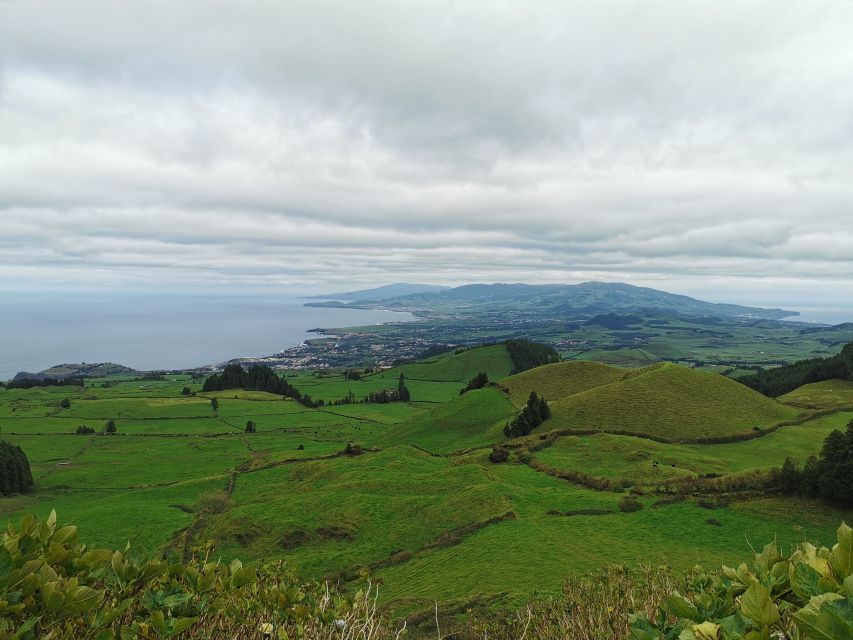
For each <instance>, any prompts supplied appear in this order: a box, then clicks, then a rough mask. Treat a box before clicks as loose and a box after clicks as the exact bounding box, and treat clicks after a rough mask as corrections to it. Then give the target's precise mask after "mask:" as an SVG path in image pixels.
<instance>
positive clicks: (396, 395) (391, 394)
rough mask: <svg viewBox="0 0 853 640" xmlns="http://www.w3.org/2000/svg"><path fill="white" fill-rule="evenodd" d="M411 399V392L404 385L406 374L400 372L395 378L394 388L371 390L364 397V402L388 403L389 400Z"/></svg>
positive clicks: (406, 400)
mask: <svg viewBox="0 0 853 640" xmlns="http://www.w3.org/2000/svg"><path fill="white" fill-rule="evenodd" d="M411 399H412V394H411V393H409V388H408V387H407V386H406V376H404V375H403V373H402V372H401V373H400V377H399V378H398V379H397V388H396V389H382V390H380V391H372V392H371V393H369V394H368V395H367V397H366V398H365V399H364V402H367V403H374V404H388V403H389V402H408V401H409V400H411Z"/></svg>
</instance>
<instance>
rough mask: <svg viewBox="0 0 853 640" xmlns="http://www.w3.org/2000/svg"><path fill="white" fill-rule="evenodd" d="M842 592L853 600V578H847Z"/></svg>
mask: <svg viewBox="0 0 853 640" xmlns="http://www.w3.org/2000/svg"><path fill="white" fill-rule="evenodd" d="M842 590H843V591H844V594H845V595H846V596H847V597H848V598H853V576H847V577H846V578H845V579H844V586H843V587H842Z"/></svg>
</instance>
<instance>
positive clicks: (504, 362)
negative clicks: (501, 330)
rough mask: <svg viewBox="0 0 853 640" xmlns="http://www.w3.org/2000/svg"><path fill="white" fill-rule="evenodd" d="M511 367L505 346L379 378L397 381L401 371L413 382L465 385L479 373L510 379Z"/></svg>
mask: <svg viewBox="0 0 853 640" xmlns="http://www.w3.org/2000/svg"><path fill="white" fill-rule="evenodd" d="M512 366H513V365H512V360H511V359H510V357H509V352H508V351H507V348H506V346H505V345H503V344H494V345H489V346H487V347H475V348H473V349H465V350H464V351H462V352H460V353H456V352H450V353H447V354H444V355H440V356H438V357H437V358H430V359H428V360H422V361H420V362H413V363H412V364H405V365H402V366H400V367H394V368H393V369H388V370H387V371H383V372H382V373H379V374H376V375H377V376H378V377H391V378H395V379H396V377H397V376H398V375H399V373H400V371H402V372H403V374H404V375H405V376H406V377H407V378H410V379H412V380H432V381H436V382H462V383H465V382H468V380H470V379H471V378H473V377H474V376H475V375H477V373H478V372H480V371H485V372H486V373H487V374H489V380H497V379H499V378H503V377H505V376H508V375H509V372H510V371H512Z"/></svg>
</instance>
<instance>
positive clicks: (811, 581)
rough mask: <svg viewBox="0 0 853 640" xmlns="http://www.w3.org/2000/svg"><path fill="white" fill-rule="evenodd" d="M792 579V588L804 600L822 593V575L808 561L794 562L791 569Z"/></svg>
mask: <svg viewBox="0 0 853 640" xmlns="http://www.w3.org/2000/svg"><path fill="white" fill-rule="evenodd" d="M789 575H790V579H791V588H792V589H793V590H794V593H796V594H797V595H798V596H800V597H801V598H803V599H804V600H808V599H809V598H811V597H812V596H816V595H820V593H821V592H822V591H821V588H820V579H821V575H820V573H818V571H817V570H816V569H815V568H814V567H813V566H811V565H810V564H808V563H806V562H799V563H797V564H792V565H791V566H790V569H789Z"/></svg>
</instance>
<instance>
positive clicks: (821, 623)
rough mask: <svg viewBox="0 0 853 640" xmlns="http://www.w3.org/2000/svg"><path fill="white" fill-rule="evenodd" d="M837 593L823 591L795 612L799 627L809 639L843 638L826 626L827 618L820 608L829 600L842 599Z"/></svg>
mask: <svg viewBox="0 0 853 640" xmlns="http://www.w3.org/2000/svg"><path fill="white" fill-rule="evenodd" d="M841 599H842V597H841V596H840V595H838V594H837V593H823V594H821V595H819V596H815V597H814V598H812V599H811V600H810V601H809V603H808V604H807V605H806V606H805V607H803V608H802V609H800V610H799V611H796V612H795V613H794V614H793V618H794V621H795V622H796V623H797V628H798V629H799V630H800V631H801V632H802V633H803V635H804V636H805V637H806V638H808V640H842V639H841V638H837V637H836V636H834V635H833V634H832V631H831V630H829V629H826V628H825V622H826V621H825V620H823V619H822V618H821V614H820V609H821V608H822V607H823V605H824V604H826V603H827V602H832V601H834V600H841ZM848 640H849V638H848Z"/></svg>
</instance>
